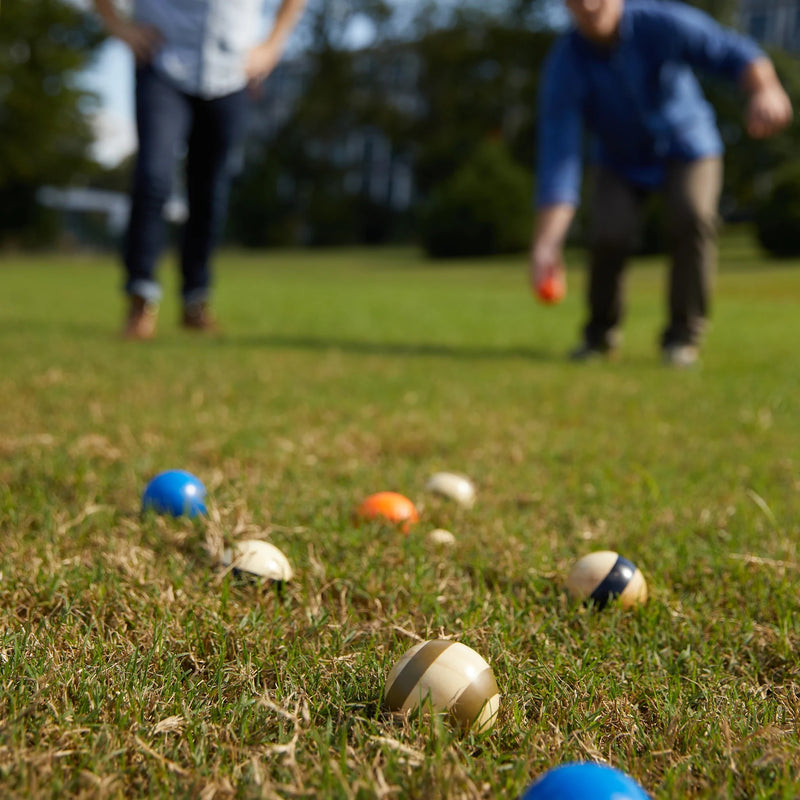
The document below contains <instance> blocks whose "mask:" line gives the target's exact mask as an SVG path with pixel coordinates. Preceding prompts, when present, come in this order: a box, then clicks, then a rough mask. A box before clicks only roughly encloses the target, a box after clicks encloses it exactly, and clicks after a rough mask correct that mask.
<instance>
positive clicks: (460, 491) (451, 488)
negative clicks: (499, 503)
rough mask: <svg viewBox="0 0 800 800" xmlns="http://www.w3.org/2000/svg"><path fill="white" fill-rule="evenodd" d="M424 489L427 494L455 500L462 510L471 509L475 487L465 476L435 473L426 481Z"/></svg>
mask: <svg viewBox="0 0 800 800" xmlns="http://www.w3.org/2000/svg"><path fill="white" fill-rule="evenodd" d="M425 488H426V489H427V490H428V491H429V492H433V493H435V494H439V495H442V496H443V497H448V498H449V499H451V500H455V502H456V503H458V504H459V505H460V506H464V508H472V506H473V505H474V503H475V485H474V484H473V483H472V481H471V480H470V479H469V478H468V477H467V476H466V475H460V474H458V473H455V472H435V473H434V474H433V475H431V477H430V478H429V479H428V482H427V484H425Z"/></svg>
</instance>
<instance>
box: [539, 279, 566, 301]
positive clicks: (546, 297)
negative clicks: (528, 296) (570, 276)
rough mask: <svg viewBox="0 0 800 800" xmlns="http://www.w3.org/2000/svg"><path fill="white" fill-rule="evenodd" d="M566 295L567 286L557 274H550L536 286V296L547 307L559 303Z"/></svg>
mask: <svg viewBox="0 0 800 800" xmlns="http://www.w3.org/2000/svg"><path fill="white" fill-rule="evenodd" d="M566 294H567V285H566V282H565V281H564V277H563V276H562V275H561V274H559V273H550V274H549V275H548V276H546V277H545V278H544V279H542V280H541V281H539V282H538V283H537V284H536V296H537V297H538V298H539V300H541V301H542V302H543V303H546V304H548V305H554V304H555V303H560V302H561V301H562V300H563V299H564V296H565V295H566Z"/></svg>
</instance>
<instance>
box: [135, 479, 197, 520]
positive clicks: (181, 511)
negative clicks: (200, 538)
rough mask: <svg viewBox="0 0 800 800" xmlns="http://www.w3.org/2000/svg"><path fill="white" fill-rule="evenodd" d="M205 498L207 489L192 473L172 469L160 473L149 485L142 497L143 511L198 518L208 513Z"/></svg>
mask: <svg viewBox="0 0 800 800" xmlns="http://www.w3.org/2000/svg"><path fill="white" fill-rule="evenodd" d="M205 496H206V487H205V486H203V483H202V482H201V481H200V480H199V479H198V478H196V477H195V476H194V475H192V473H191V472H186V471H185V470H182V469H170V470H167V471H166V472H160V473H159V474H158V475H156V476H155V478H153V479H152V480H151V481H150V483H148V484H147V487H146V488H145V490H144V494H143V495H142V511H148V510H153V511H155V512H156V513H157V514H171V515H172V516H173V517H184V516H185V517H196V516H198V515H199V514H205V513H206V506H205V502H204V499H205Z"/></svg>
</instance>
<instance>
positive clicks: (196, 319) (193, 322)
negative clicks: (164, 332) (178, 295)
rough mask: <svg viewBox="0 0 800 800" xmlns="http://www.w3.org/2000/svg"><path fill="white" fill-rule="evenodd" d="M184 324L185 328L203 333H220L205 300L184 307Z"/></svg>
mask: <svg viewBox="0 0 800 800" xmlns="http://www.w3.org/2000/svg"><path fill="white" fill-rule="evenodd" d="M182 324H183V327H184V328H188V329H189V330H193V331H200V332H201V333H219V324H218V323H217V320H216V319H215V318H214V315H213V314H212V313H211V311H210V310H209V308H208V303H207V302H206V301H205V300H202V301H199V302H196V303H187V304H186V305H185V306H184V307H183V319H182Z"/></svg>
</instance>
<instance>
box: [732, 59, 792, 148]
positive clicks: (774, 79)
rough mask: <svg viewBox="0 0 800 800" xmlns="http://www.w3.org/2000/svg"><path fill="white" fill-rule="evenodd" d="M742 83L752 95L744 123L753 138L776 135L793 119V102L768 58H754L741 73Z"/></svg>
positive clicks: (749, 94) (750, 95)
mask: <svg viewBox="0 0 800 800" xmlns="http://www.w3.org/2000/svg"><path fill="white" fill-rule="evenodd" d="M741 84H742V87H743V88H744V90H745V92H747V94H748V96H749V102H748V104H747V112H746V116H745V125H746V127H747V132H748V134H750V136H752V137H753V138H754V139H765V138H767V137H768V136H773V135H774V134H776V133H779V132H780V131H782V130H783V129H784V128H785V127H786V126H787V125H788V124H789V123H790V122H791V121H792V102H791V100H790V99H789V95H787V94H786V91H785V90H784V88H783V86H782V85H781V82H780V80H779V78H778V76H777V74H776V73H775V67H774V66H773V65H772V62H771V61H770V60H769V59H768V58H766V57H764V58H757V59H756V60H755V61H751V62H750V63H749V64H748V65H747V66H746V67H745V69H744V72H743V73H742V78H741Z"/></svg>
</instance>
